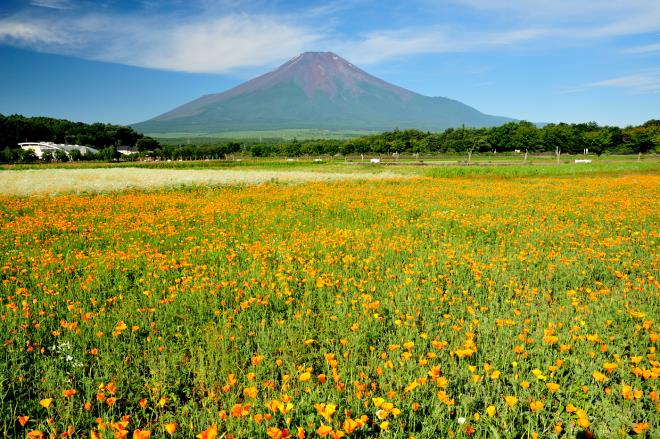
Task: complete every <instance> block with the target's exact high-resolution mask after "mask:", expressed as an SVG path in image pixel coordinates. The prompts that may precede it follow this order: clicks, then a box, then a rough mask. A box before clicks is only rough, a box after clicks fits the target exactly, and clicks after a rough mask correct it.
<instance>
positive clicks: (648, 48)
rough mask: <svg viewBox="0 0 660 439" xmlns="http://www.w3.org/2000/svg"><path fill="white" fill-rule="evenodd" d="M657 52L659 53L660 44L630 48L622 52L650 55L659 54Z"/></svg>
mask: <svg viewBox="0 0 660 439" xmlns="http://www.w3.org/2000/svg"><path fill="white" fill-rule="evenodd" d="M659 51H660V43H655V44H647V45H644V46H637V47H630V48H628V49H626V50H624V52H625V53H651V52H659Z"/></svg>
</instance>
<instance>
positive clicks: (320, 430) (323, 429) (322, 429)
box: [316, 424, 332, 437]
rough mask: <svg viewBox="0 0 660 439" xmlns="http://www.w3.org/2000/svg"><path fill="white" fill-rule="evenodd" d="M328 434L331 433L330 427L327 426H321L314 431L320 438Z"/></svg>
mask: <svg viewBox="0 0 660 439" xmlns="http://www.w3.org/2000/svg"><path fill="white" fill-rule="evenodd" d="M330 433H332V427H329V426H327V425H323V424H321V426H320V427H319V428H317V429H316V434H318V435H319V436H320V437H326V436H327V435H329V434H330Z"/></svg>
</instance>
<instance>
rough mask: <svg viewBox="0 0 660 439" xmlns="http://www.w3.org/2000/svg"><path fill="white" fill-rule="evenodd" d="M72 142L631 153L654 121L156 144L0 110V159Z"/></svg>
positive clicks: (148, 150) (152, 150)
mask: <svg viewBox="0 0 660 439" xmlns="http://www.w3.org/2000/svg"><path fill="white" fill-rule="evenodd" d="M24 141H52V142H56V143H75V144H79V145H87V146H91V147H94V148H96V149H99V150H100V153H99V154H98V155H97V156H94V157H91V156H88V157H85V159H88V160H89V159H97V160H113V159H117V158H118V157H119V154H118V153H117V151H116V147H117V146H121V145H127V146H135V147H137V149H138V151H140V152H139V153H138V154H135V155H134V156H131V159H137V158H141V157H152V158H159V159H174V160H195V159H197V160H200V159H224V158H226V157H227V156H228V155H230V154H242V155H249V156H254V157H300V156H322V155H325V156H328V155H330V156H335V155H343V156H348V155H360V154H378V155H385V154H420V155H434V154H438V155H439V154H463V153H468V152H474V153H490V152H497V153H502V152H514V151H515V152H521V153H525V152H530V153H539V152H547V151H551V152H556V151H559V152H561V153H562V154H582V153H584V152H585V150H588V152H589V153H590V154H597V155H601V154H638V153H649V152H651V153H653V152H660V120H649V121H648V122H646V123H644V124H642V125H639V126H629V127H625V128H620V127H616V126H599V125H598V124H596V123H595V122H590V123H580V124H567V123H559V124H546V125H544V126H542V127H539V126H537V125H535V124H533V123H531V122H527V121H519V122H509V123H507V124H504V125H501V126H497V127H492V128H470V127H461V128H449V129H446V130H445V131H442V132H429V131H420V130H415V129H404V130H400V129H395V130H393V131H388V132H384V133H381V134H372V135H367V136H362V137H355V138H352V139H348V140H340V139H311V140H296V139H293V140H289V141H284V140H281V139H268V140H266V141H259V140H258V139H254V140H241V141H232V140H228V139H218V140H217V142H215V143H206V144H201V145H197V144H185V145H165V146H164V145H161V144H160V143H159V142H158V141H157V140H155V139H152V138H150V137H147V136H144V135H143V134H140V133H137V132H136V131H134V130H133V129H132V128H129V127H125V126H117V125H110V124H102V123H95V124H84V123H80V122H70V121H67V120H60V119H51V118H46V117H33V118H27V117H23V116H19V115H12V116H2V115H0V162H4V163H15V162H30V161H35V160H36V158H35V157H34V156H30V154H29V153H26V152H25V151H22V150H21V149H20V148H19V147H18V143H19V142H24Z"/></svg>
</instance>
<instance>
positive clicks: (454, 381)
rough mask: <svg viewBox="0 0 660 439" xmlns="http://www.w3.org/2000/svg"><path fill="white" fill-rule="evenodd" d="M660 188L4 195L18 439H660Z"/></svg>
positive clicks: (492, 183)
mask: <svg viewBox="0 0 660 439" xmlns="http://www.w3.org/2000/svg"><path fill="white" fill-rule="evenodd" d="M659 199H660V175H658V174H657V173H650V174H640V175H609V176H574V177H570V176H564V177H547V178H501V177H479V176H475V177H472V178H463V177H457V178H409V179H398V180H397V179H391V180H383V181H335V182H310V183H306V184H300V185H283V184H264V185H259V186H250V187H218V188H199V187H197V188H188V189H185V188H184V189H176V190H158V191H152V192H141V191H130V192H119V193H114V194H98V195H61V196H57V197H11V196H3V197H0V258H1V259H0V267H1V268H0V269H1V271H0V273H1V276H2V285H1V286H0V334H2V336H1V340H0V342H1V344H0V432H5V434H6V435H7V436H10V437H30V438H38V437H58V438H60V437H62V438H65V437H93V438H123V437H127V438H147V437H152V438H155V437H170V436H172V437H181V438H186V437H195V436H197V437H199V438H202V439H211V438H215V437H217V438H221V437H224V438H231V437H234V438H246V437H271V438H286V437H292V438H293V437H298V438H303V437H307V438H313V437H327V438H339V437H347V438H351V437H355V438H366V437H383V438H386V437H387V438H408V437H415V438H439V437H469V436H473V437H501V438H514V437H516V438H518V437H542V438H546V437H567V438H574V437H576V436H578V437H590V436H592V437H599V438H615V437H629V436H636V435H637V436H638V437H658V435H659V434H660V385H659V380H658V377H659V375H660V355H659V354H658V352H656V350H657V348H658V346H659V344H660V288H659V287H660V282H659V281H658V262H659V260H660V254H659V252H658V240H659V238H660V220H659V216H658V212H660V206H659V203H658V200H659Z"/></svg>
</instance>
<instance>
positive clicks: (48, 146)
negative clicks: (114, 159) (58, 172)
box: [18, 142, 99, 158]
mask: <svg viewBox="0 0 660 439" xmlns="http://www.w3.org/2000/svg"><path fill="white" fill-rule="evenodd" d="M18 146H20V147H21V148H22V149H24V150H26V151H28V150H32V151H34V153H35V155H36V156H37V157H38V158H42V157H43V156H44V154H45V153H50V154H55V153H56V152H57V151H64V152H65V153H66V154H67V155H68V156H70V155H71V151H80V154H82V155H87V154H90V153H91V154H98V152H99V150H98V149H94V148H90V147H89V146H83V145H68V144H65V143H53V142H24V143H19V144H18Z"/></svg>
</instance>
